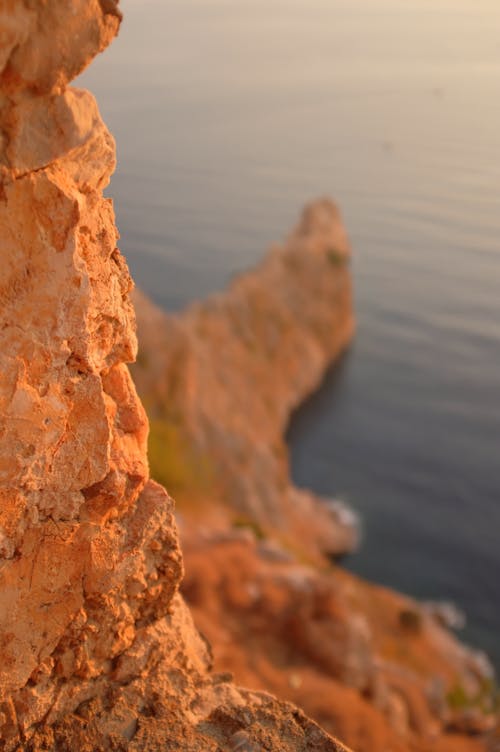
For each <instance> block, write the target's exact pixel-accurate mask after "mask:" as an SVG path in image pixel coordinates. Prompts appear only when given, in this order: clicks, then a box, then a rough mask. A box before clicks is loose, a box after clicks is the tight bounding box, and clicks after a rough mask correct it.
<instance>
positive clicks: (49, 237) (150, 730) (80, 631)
mask: <svg viewBox="0 0 500 752" xmlns="http://www.w3.org/2000/svg"><path fill="white" fill-rule="evenodd" d="M119 20H120V14H119V11H118V9H117V6H116V3H115V2H113V1H112V0H101V1H100V2H98V1H97V0H91V1H90V2H88V1H87V0H86V1H85V2H83V0H78V1H77V2H71V3H67V2H63V1H62V0H46V1H45V2H39V3H36V2H32V1H31V0H25V2H6V3H3V4H2V5H1V6H0V45H1V47H0V112H1V122H0V133H1V140H0V178H1V190H0V249H1V252H2V265H1V266H0V302H1V313H0V332H1V334H0V338H1V347H0V414H1V416H2V423H1V430H0V501H1V507H0V557H1V559H0V749H1V750H3V752H12V751H13V750H21V749H23V750H33V752H34V751H35V750H42V749H45V750H47V749H51V750H54V751H55V750H58V751H59V750H61V751H62V750H74V749H81V750H106V751H107V750H124V749H130V750H146V749H147V750H149V751H150V752H151V751H152V750H163V749H169V750H192V751H193V752H195V751H197V750H199V751H200V752H201V750H214V752H215V750H219V749H220V748H221V745H222V747H223V748H226V749H228V748H229V746H230V744H231V739H233V741H234V738H237V734H238V733H239V732H242V733H245V735H246V738H248V744H249V745H251V746H252V747H253V748H258V747H259V746H265V748H266V749H268V750H271V749H273V750H283V751H285V750H286V751H289V752H292V750H299V749H300V750H303V749H305V748H306V747H307V748H308V749H311V750H318V751H319V750H324V751H325V752H326V751H327V750H331V751H332V752H335V751H339V752H340V750H341V749H342V748H341V745H339V744H337V743H336V742H334V741H333V740H332V739H331V738H330V737H329V736H328V735H327V734H326V733H325V732H324V731H322V730H321V729H320V728H319V727H317V726H316V724H314V723H313V722H312V721H310V720H309V719H307V718H306V717H305V716H304V715H303V714H302V713H301V712H300V711H298V710H297V709H295V708H293V707H292V706H289V705H286V704H283V703H279V702H278V701H276V700H275V699H274V698H272V697H270V696H267V695H264V694H255V693H251V692H248V691H245V690H240V689H238V688H237V687H235V686H234V685H233V684H232V683H230V682H229V681H228V680H224V679H221V678H220V677H219V679H218V678H217V677H212V676H211V675H210V674H209V667H210V652H209V649H208V647H207V644H206V642H205V641H204V640H203V639H202V638H201V637H200V636H199V634H198V632H197V631H196V629H195V627H194V625H193V622H192V620H191V617H190V614H189V612H188V610H187V608H186V606H185V604H184V602H183V600H182V598H181V597H180V596H179V594H178V593H177V590H178V586H179V582H180V579H181V575H182V560H181V555H180V550H179V546H178V542H177V533H176V527H175V523H174V520H173V514H172V501H171V499H170V498H169V496H168V495H167V493H166V492H165V491H164V489H163V488H162V487H161V486H159V485H158V484H156V483H155V482H153V481H149V480H148V463H147V457H146V437H147V430H148V426H147V419H146V416H145V413H144V410H143V408H142V405H141V403H140V401H139V399H138V397H137V394H136V391H135V387H134V385H133V383H132V381H131V378H130V375H129V372H128V370H127V366H126V363H128V362H130V361H132V360H133V359H134V357H135V354H136V337H135V321H134V313H133V309H132V305H131V302H130V298H129V294H130V290H131V287H132V283H131V280H130V277H129V274H128V271H127V267H126V264H125V261H124V260H123V258H122V257H121V255H120V252H119V250H118V249H117V247H116V242H117V231H116V228H115V226H114V215H113V207H112V203H111V201H110V200H109V199H105V198H103V196H102V189H103V187H104V186H105V185H106V184H107V182H108V180H109V176H110V174H111V172H112V170H113V168H114V163H115V156H114V143H113V139H112V138H111V136H110V135H109V133H108V131H107V129H106V127H105V126H104V124H103V123H102V121H101V119H100V116H99V112H98V110H97V106H96V104H95V101H94V100H93V98H92V97H91V96H90V95H89V94H88V93H86V92H82V91H79V90H74V89H69V88H66V84H67V83H68V81H69V80H70V79H71V78H73V77H74V76H75V75H76V74H77V73H78V72H80V71H81V70H82V69H83V67H85V65H87V64H88V63H89V62H90V60H91V58H92V57H93V56H94V55H95V54H96V53H97V52H98V51H99V50H101V49H102V48H103V47H105V46H106V44H108V43H109V41H110V40H111V39H112V38H113V36H114V35H115V33H116V31H117V29H118V25H119ZM235 735H236V737H235Z"/></svg>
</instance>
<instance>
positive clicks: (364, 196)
mask: <svg viewBox="0 0 500 752" xmlns="http://www.w3.org/2000/svg"><path fill="white" fill-rule="evenodd" d="M122 6H123V9H124V12H125V20H124V23H123V27H122V31H121V33H120V36H119V38H118V40H117V41H116V42H115V43H114V45H113V46H112V48H111V49H110V50H108V51H107V52H106V54H105V55H103V56H101V58H100V59H99V60H96V61H95V62H94V63H93V64H92V66H91V68H90V69H89V70H88V71H87V72H86V73H85V74H84V75H83V76H81V78H80V80H79V82H78V84H77V85H85V86H87V87H89V88H90V89H91V90H92V91H93V92H94V93H95V94H96V96H97V98H98V101H99V104H100V107H101V111H102V112H103V115H104V117H105V120H106V121H107V123H108V125H109V126H110V129H111V130H112V132H113V133H114V135H115V137H116V139H117V146H118V159H119V165H118V169H117V172H116V175H115V176H114V178H113V181H112V185H111V188H110V190H109V194H110V195H112V196H113V199H114V201H115V207H116V211H117V215H118V224H119V228H120V232H121V235H122V238H121V243H120V246H121V248H122V250H123V251H124V253H125V254H126V256H127V258H128V260H129V264H130V266H131V269H132V272H133V274H134V277H135V279H136V281H137V282H138V284H139V285H140V286H141V287H142V288H143V289H144V290H145V291H146V292H148V293H149V294H150V295H151V296H152V297H153V298H155V299H156V300H157V302H159V303H160V304H162V305H163V306H165V307H167V308H173V309H175V308H179V307H181V306H182V305H184V304H185V303H187V302H189V301H191V300H193V299H195V298H197V297H200V296H202V295H205V294H207V293H208V292H210V291H212V290H215V289H218V288H220V287H221V286H222V285H224V284H225V282H226V281H227V280H228V279H229V278H230V277H231V276H232V275H234V274H235V273H237V272H238V271H239V270H243V269H246V268H248V267H249V266H251V265H252V264H253V263H254V262H255V261H256V260H257V259H258V258H260V257H261V255H262V253H263V252H264V250H265V248H266V247H267V246H268V245H269V244H270V242H271V241H274V240H277V239H279V238H280V237H281V236H282V235H283V233H284V232H285V231H287V229H288V228H289V227H290V226H291V224H293V222H294V221H295V219H296V217H297V213H298V211H299V209H300V207H301V206H302V205H303V203H304V202H305V201H306V200H308V199H309V198H312V197H316V196H318V195H324V194H329V195H332V196H333V197H335V199H336V200H337V201H338V202H339V204H340V206H341V208H342V210H343V213H344V217H345V220H346V223H347V226H348V229H349V232H350V235H351V239H352V245H353V248H354V260H353V271H354V280H355V294H356V309H357V317H358V326H359V330H358V334H357V337H356V340H355V342H354V344H353V346H352V348H351V350H350V352H349V353H348V354H347V355H346V357H345V358H344V360H343V362H342V363H341V365H340V366H339V367H337V368H335V369H334V370H332V372H331V373H330V374H329V375H328V377H327V379H326V382H325V384H324V386H323V388H322V389H321V391H320V392H319V393H318V394H317V395H315V396H314V397H313V398H312V399H311V400H310V401H309V403H308V404H307V405H305V406H304V407H303V408H302V409H301V410H300V411H299V413H298V415H297V416H296V419H295V420H294V421H293V424H292V426H291V429H290V443H291V450H292V461H293V472H294V476H295V479H296V481H297V482H298V483H299V484H303V485H307V486H309V487H312V488H314V489H315V490H317V491H319V492H321V493H324V494H327V495H336V494H337V495H340V496H341V497H342V498H344V499H346V500H347V501H348V502H349V503H350V504H352V506H353V507H354V508H355V509H356V510H357V511H358V512H359V513H360V514H361V516H362V518H363V520H364V538H365V539H364V544H363V547H362V549H361V550H360V552H359V554H357V555H356V556H355V557H353V558H352V559H351V560H350V561H349V562H348V566H350V567H351V568H352V569H353V570H355V571H357V572H359V573H361V574H362V575H364V576H367V577H369V578H371V579H375V580H377V581H380V582H383V583H386V584H388V585H390V586H394V587H397V588H400V589H404V590H406V591H408V592H410V593H413V594H414V595H416V596H418V597H422V598H425V599H429V598H440V597H445V598H447V599H453V600H455V601H456V602H457V604H458V605H459V606H460V607H461V608H463V609H464V610H465V611H466V613H467V614H468V617H469V618H468V627H467V630H466V638H467V639H469V640H470V641H472V642H475V643H476V644H477V645H480V646H482V647H484V648H485V649H486V650H488V651H489V652H490V653H491V654H492V655H493V656H494V657H495V660H496V662H497V665H499V666H500V637H499V635H500V542H499V531H500V452H499V449H500V395H499V392H500V389H499V387H500V294H499V293H500V6H499V5H498V3H497V1H496V0H467V1H466V0H405V1H404V2H403V1H402V0H240V1H239V2H238V3H235V2H234V1H233V0H169V2H168V3H165V2H162V1H161V0H141V1H140V2H139V0H124V1H123V2H122Z"/></svg>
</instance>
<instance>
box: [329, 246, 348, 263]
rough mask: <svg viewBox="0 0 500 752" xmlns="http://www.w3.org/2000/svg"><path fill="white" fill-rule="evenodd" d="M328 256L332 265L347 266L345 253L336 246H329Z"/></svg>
mask: <svg viewBox="0 0 500 752" xmlns="http://www.w3.org/2000/svg"><path fill="white" fill-rule="evenodd" d="M326 257H327V259H328V261H329V262H330V264H331V265H332V266H345V265H346V264H347V256H346V255H345V253H342V252H341V251H338V250H337V249H336V248H329V249H328V250H327V252H326Z"/></svg>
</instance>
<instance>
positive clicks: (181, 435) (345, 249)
mask: <svg viewBox="0 0 500 752" xmlns="http://www.w3.org/2000/svg"><path fill="white" fill-rule="evenodd" d="M349 261H350V248H349V243H348V240H347V235H346V232H345V229H344V226H343V224H342V222H341V219H340V216H339V213H338V211H337V209H336V207H335V205H334V204H333V203H332V202H331V201H329V200H326V199H325V200H322V201H318V202H316V203H315V204H311V205H310V206H309V207H307V208H306V209H305V211H304V213H303V216H302V219H301V221H300V223H299V225H298V226H297V228H296V229H295V231H294V232H293V233H292V234H291V235H290V237H289V238H288V239H287V241H286V242H285V243H284V244H283V245H281V246H275V247H274V248H273V249H272V250H271V252H270V253H269V254H268V256H267V257H266V258H265V260H264V261H263V262H262V264H260V265H259V266H258V267H257V268H256V269H255V270H254V271H252V272H249V273H247V274H245V275H242V276H241V277H238V278H237V279H235V280H234V282H233V283H232V284H231V285H230V286H229V288H228V289H227V290H226V291H225V292H224V293H221V294H218V295H213V296H212V297H210V298H208V299H207V300H206V301H203V302H200V303H196V304H194V305H193V306H190V307H189V308H188V309H187V310H186V311H185V312H184V313H183V314H182V316H167V315H166V314H164V313H163V312H162V311H159V310H158V309H156V308H155V307H154V306H153V305H152V304H151V303H150V302H149V301H147V300H146V299H144V297H140V296H138V305H137V311H138V324H139V331H140V334H141V355H140V357H139V361H138V363H137V364H136V365H135V366H134V369H133V375H134V380H135V382H136V384H137V385H138V388H139V391H140V392H141V394H143V395H144V399H145V400H146V403H147V407H148V411H149V415H150V417H151V418H152V436H151V439H152V442H153V444H152V446H151V450H152V456H151V460H152V467H153V469H154V470H157V471H158V472H159V473H160V477H162V478H163V479H164V480H165V482H167V484H169V488H171V485H172V482H174V484H175V482H176V481H178V485H181V487H179V488H177V489H176V491H177V493H178V494H179V496H180V498H181V500H182V494H183V488H182V484H181V483H180V481H182V479H181V478H178V477H177V476H178V468H175V467H174V468H172V467H171V465H170V466H168V460H167V461H166V460H165V457H166V455H168V452H169V451H170V452H173V451H175V449H177V450H179V448H181V447H182V446H186V445H188V446H189V447H191V461H192V465H193V471H194V469H195V468H196V466H197V474H198V476H200V477H203V475H204V476H205V481H206V483H205V488H203V489H202V492H203V495H206V494H207V492H209V490H210V487H211V486H212V487H213V490H214V491H215V496H216V497H217V498H218V499H219V498H221V499H222V500H223V501H224V503H225V504H226V506H227V508H228V509H229V510H231V514H232V518H233V520H238V521H239V522H240V523H242V524H244V523H245V522H248V523H251V524H253V525H257V526H258V527H259V528H260V529H262V530H263V531H271V530H272V531H273V532H274V535H275V536H278V537H280V539H282V540H286V541H287V542H288V544H293V545H295V546H297V545H300V546H301V547H302V548H303V552H304V553H308V555H309V556H310V555H311V553H312V552H313V551H315V550H317V549H319V550H322V551H325V552H327V553H329V554H333V555H336V554H341V553H345V552H346V551H349V550H351V549H352V548H353V547H354V546H355V544H356V541H357V529H356V525H355V519H354V515H352V514H350V513H349V512H348V510H347V509H346V508H345V507H342V506H341V505H340V503H339V502H334V501H332V500H330V501H327V500H319V499H317V498H316V497H315V496H314V495H313V494H312V493H310V492H309V491H305V490H303V489H298V488H296V487H295V486H293V484H292V483H291V481H290V477H289V467H288V464H289V463H288V452H287V449H286V445H285V440H284V433H285V430H286V427H287V425H288V421H289V419H290V414H291V412H292V411H293V410H294V409H295V408H296V407H297V406H298V405H299V404H300V402H302V401H303V400H304V398H305V397H306V396H307V395H308V394H310V393H311V392H312V391H313V390H314V389H315V388H316V387H317V386H318V384H319V382H320V381H321V379H322V377H323V374H324V372H325V370H326V368H327V366H328V365H329V364H330V363H331V361H332V360H333V359H334V358H336V357H338V356H339V355H340V354H341V353H342V351H343V350H344V349H345V348H346V346H347V345H348V343H349V342H350V340H351V337H352V334H353V330H354V317H353V309H352V293H351V275H350V269H349ZM169 439H170V446H168V444H169ZM172 443H174V444H176V445H177V446H174V447H172ZM197 458H198V462H197ZM200 458H201V460H200ZM200 468H201V470H202V471H203V469H204V473H203V472H200ZM162 470H163V473H164V475H163V476H162V475H161V473H162ZM169 470H170V472H169ZM172 470H173V472H172ZM176 470H177V473H176ZM192 474H193V472H190V471H188V470H186V471H185V475H186V476H187V477H188V479H189V477H190V476H191V475H192ZM189 485H190V489H189V496H190V497H192V493H193V490H192V488H191V484H189ZM205 507H206V505H205ZM210 514H213V510H212V509H210Z"/></svg>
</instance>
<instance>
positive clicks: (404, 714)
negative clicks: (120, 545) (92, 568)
mask: <svg viewBox="0 0 500 752" xmlns="http://www.w3.org/2000/svg"><path fill="white" fill-rule="evenodd" d="M348 260H349V249H348V245H347V241H346V236H345V231H344V230H343V227H342V224H341V220H340V217H339V214H338V212H337V210H336V209H335V207H334V206H333V204H332V203H331V202H330V201H327V200H322V201H319V202H316V203H315V204H312V205H310V206H309V207H308V208H307V209H306V210H305V212H304V214H303V217H302V219H301V221H300V223H299V225H298V227H297V228H296V230H295V231H294V232H293V233H292V234H291V235H290V237H289V238H288V239H287V240H286V241H285V243H284V244H283V245H281V246H278V247H274V248H273V249H271V251H270V253H269V255H268V256H267V258H266V259H265V260H264V261H263V262H262V263H261V264H260V265H259V266H258V267H257V268H256V269H255V270H253V271H250V272H248V273H246V274H244V275H242V276H241V277H239V278H238V279H236V280H233V282H232V283H231V285H230V286H229V288H228V289H227V290H226V291H224V292H222V293H220V294H218V295H215V296H212V297H211V298H209V299H208V300H206V301H204V302H201V303H196V304H195V305H193V306H190V307H189V308H188V309H187V310H186V311H184V312H181V313H180V314H177V315H167V314H166V313H164V312H163V311H160V310H159V309H158V308H156V307H155V306H154V305H153V304H152V303H150V302H149V301H147V300H146V299H145V298H144V296H138V297H137V309H138V324H139V340H140V343H141V344H140V355H139V359H138V363H137V364H136V365H135V366H134V367H133V374H134V377H135V378H136V382H137V385H138V388H139V391H140V393H141V394H142V395H143V397H144V400H145V403H146V406H147V408H148V410H149V413H150V415H151V416H152V419H153V423H152V425H153V431H152V435H151V441H152V443H151V450H152V455H151V458H152V461H153V463H152V470H153V472H154V473H155V474H156V475H157V476H158V477H160V478H162V480H164V481H165V482H166V484H167V487H173V486H174V487H175V488H176V496H177V497H178V498H179V499H180V501H181V505H180V509H181V518H180V519H181V523H182V524H181V537H182V541H183V549H184V554H185V561H186V579H185V582H184V586H183V592H184V594H185V597H186V598H187V601H188V603H189V605H190V606H191V609H192V612H193V614H194V616H195V621H196V623H197V625H199V627H200V628H201V629H202V631H203V633H204V634H205V635H206V636H207V637H208V638H209V640H210V642H211V643H212V645H213V650H214V657H215V666H216V667H217V668H218V669H219V670H221V671H232V672H234V674H235V677H236V680H237V681H238V682H240V683H243V684H244V685H245V686H249V687H253V688H256V689H267V690H271V691H272V692H274V693H276V694H277V695H278V696H280V697H284V698H286V699H288V700H292V701H293V702H296V703H297V704H299V705H300V706H301V707H303V708H304V709H305V711H306V712H307V713H308V714H309V715H311V717H313V718H314V719H315V720H317V721H318V722H319V723H320V724H321V725H322V726H324V727H325V728H326V730H328V731H329V732H330V733H332V734H334V735H336V736H338V737H339V738H340V739H341V740H342V741H344V742H345V743H347V744H348V745H349V746H351V747H352V748H353V749H356V750H358V752H386V750H388V749H390V750H393V752H405V751H407V750H412V751H415V752H416V751H419V752H426V751H427V750H433V752H445V751H447V750H454V752H456V750H461V749H463V750H468V751H469V752H473V750H484V749H485V741H484V735H483V736H481V734H483V732H485V731H488V730H490V729H491V728H492V726H493V725H494V723H495V713H494V711H495V697H494V694H495V693H494V682H493V674H492V671H491V667H490V666H489V664H488V661H487V660H486V659H485V658H484V656H482V655H481V654H478V653H476V652H475V651H472V650H470V649H467V648H465V647H464V646H463V645H461V644H460V643H459V642H458V641H457V640H456V638H455V637H454V636H453V635H452V634H451V633H450V632H449V631H447V630H446V629H445V628H444V626H443V623H442V621H443V620H442V618H441V617H440V616H439V613H438V611H439V610H438V611H436V610H435V609H432V608H429V607H428V606H426V605H422V606H421V605H420V604H418V603H416V602H415V601H413V600H411V599H409V598H406V597H405V596H402V595H399V594H397V593H393V592H391V591H389V590H386V589H384V588H380V587H376V586H374V585H370V584H369V583H366V582H363V581H362V580H359V579H358V578H356V577H354V576H352V575H350V574H349V573H347V572H344V571H342V570H341V569H340V568H339V567H337V566H334V565H332V563H331V561H328V560H326V559H325V558H324V557H322V555H321V554H322V552H325V551H326V552H329V553H332V552H333V553H340V552H342V551H345V550H346V549H348V548H349V547H350V546H351V545H352V543H353V528H352V524H351V520H350V518H349V515H348V512H346V511H344V512H343V514H342V510H339V509H338V508H337V509H335V507H334V508H333V511H332V508H331V503H330V508H327V509H326V510H325V502H324V500H318V499H316V498H315V497H314V496H313V494H310V493H309V492H308V491H306V490H304V489H300V490H299V489H295V488H294V487H293V485H292V484H291V481H290V478H289V472H288V470H289V469H288V454H287V449H286V445H285V440H284V432H285V429H286V426H287V422H288V420H289V417H290V413H291V411H292V410H293V409H294V408H295V407H296V406H297V404H298V403H299V402H300V401H301V400H302V399H304V397H305V396H306V395H307V394H308V393H309V391H310V390H311V389H313V388H314V387H315V386H316V385H317V384H318V383H319V381H320V380H321V378H322V376H323V374H324V371H325V369H326V367H327V366H328V364H329V363H330V362H331V360H332V359H333V358H334V357H336V356H337V355H338V354H339V353H341V352H342V350H343V348H344V347H345V346H346V344H347V343H348V341H349V338H350V336H351V334H352V331H353V318H352V308H351V282H350V277H349V268H348ZM346 516H347V523H343V517H344V518H345V517H346ZM207 561H209V562H210V566H209V567H207ZM457 732H470V733H474V734H478V738H476V739H473V738H472V737H471V736H468V737H467V736H463V735H461V734H460V733H457Z"/></svg>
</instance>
